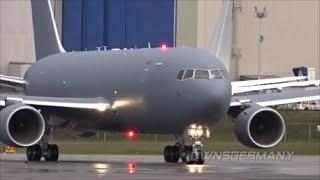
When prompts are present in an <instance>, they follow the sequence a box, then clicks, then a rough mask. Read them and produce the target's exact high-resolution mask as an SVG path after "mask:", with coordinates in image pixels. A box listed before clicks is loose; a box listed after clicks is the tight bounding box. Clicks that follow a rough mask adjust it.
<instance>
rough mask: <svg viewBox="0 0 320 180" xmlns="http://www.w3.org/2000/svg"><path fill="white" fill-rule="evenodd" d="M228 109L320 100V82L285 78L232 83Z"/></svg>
mask: <svg viewBox="0 0 320 180" xmlns="http://www.w3.org/2000/svg"><path fill="white" fill-rule="evenodd" d="M231 84H232V95H233V96H232V102H231V104H230V107H235V106H242V105H245V104H250V103H255V104H258V105H261V106H275V105H281V104H290V103H298V102H303V101H314V100H320V87H319V85H320V81H319V80H307V77H305V76H300V77H285V78H273V79H263V80H252V81H238V82H232V83H231Z"/></svg>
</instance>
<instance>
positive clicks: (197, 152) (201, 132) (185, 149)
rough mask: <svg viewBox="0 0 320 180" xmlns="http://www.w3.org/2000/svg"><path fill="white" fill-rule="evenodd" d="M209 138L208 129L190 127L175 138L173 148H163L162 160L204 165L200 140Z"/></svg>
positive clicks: (203, 154)
mask: <svg viewBox="0 0 320 180" xmlns="http://www.w3.org/2000/svg"><path fill="white" fill-rule="evenodd" d="M209 137H210V131H209V128H208V127H203V126H201V125H195V124H192V125H190V126H189V127H188V128H187V129H186V130H185V132H184V133H183V135H180V136H178V137H177V143H176V145H174V146H166V147H165V148H164V160H165V161H166V162H178V161H179V159H181V160H182V162H185V163H187V164H195V163H196V164H204V161H205V153H204V149H203V144H202V142H201V141H202V140H203V139H204V138H209Z"/></svg>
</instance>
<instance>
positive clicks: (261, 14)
mask: <svg viewBox="0 0 320 180" xmlns="http://www.w3.org/2000/svg"><path fill="white" fill-rule="evenodd" d="M254 9H255V13H256V18H258V20H259V21H258V33H259V38H258V79H261V70H262V43H263V41H264V37H263V35H262V19H263V18H266V17H267V16H268V12H267V9H266V7H264V8H263V10H262V11H259V10H258V8H257V7H254Z"/></svg>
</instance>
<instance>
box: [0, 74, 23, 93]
mask: <svg viewBox="0 0 320 180" xmlns="http://www.w3.org/2000/svg"><path fill="white" fill-rule="evenodd" d="M27 84H28V82H27V81H26V80H24V79H23V78H20V77H14V76H5V75H1V74H0V86H4V87H9V88H22V89H24V88H25V87H26V85H27Z"/></svg>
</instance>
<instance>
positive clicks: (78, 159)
mask: <svg viewBox="0 0 320 180" xmlns="http://www.w3.org/2000/svg"><path fill="white" fill-rule="evenodd" d="M0 156H1V157H0V159H1V161H0V179H1V180H7V179H8V180H9V179H30V180H31V179H32V180H47V179H79V180H80V179H81V180H82V179H148V180H149V179H150V180H156V179H165V180H168V179H196V180H199V179H238V180H239V179H290V180H292V179H303V180H306V179H319V176H320V175H319V163H320V156H294V157H293V159H291V160H287V161H271V160H269V161H261V160H258V161H252V160H251V161H240V160H235V161H213V160H210V161H207V162H206V164H205V165H185V164H183V163H178V164H174V163H164V162H163V158H162V156H127V155H61V156H60V161H59V162H44V161H41V162H26V161H25V160H26V157H25V155H24V154H16V155H9V154H1V155H0Z"/></svg>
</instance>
